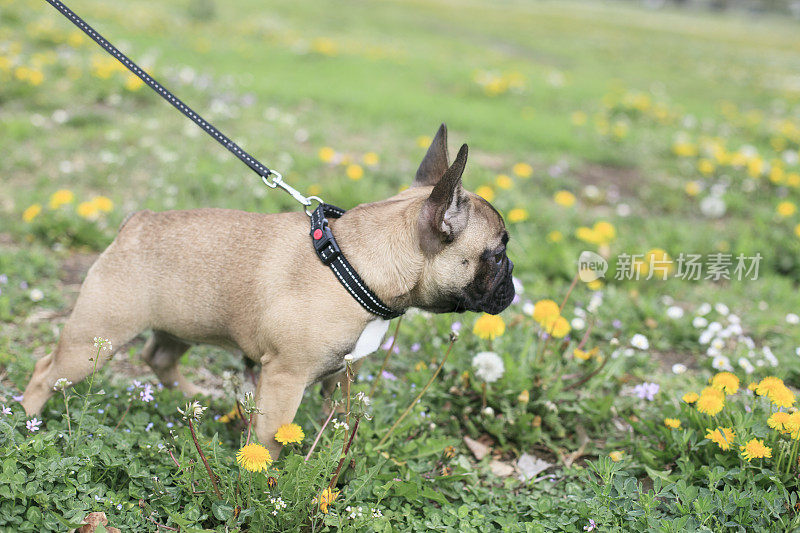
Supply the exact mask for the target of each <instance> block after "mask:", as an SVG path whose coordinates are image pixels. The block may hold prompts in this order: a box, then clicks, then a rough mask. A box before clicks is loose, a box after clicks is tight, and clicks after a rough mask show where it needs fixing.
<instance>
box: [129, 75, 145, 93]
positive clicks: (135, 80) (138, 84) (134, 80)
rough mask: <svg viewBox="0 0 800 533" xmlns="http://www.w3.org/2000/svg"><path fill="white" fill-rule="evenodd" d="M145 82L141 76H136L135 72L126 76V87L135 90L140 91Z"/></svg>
mask: <svg viewBox="0 0 800 533" xmlns="http://www.w3.org/2000/svg"><path fill="white" fill-rule="evenodd" d="M143 85H144V82H143V81H142V79H141V78H140V77H139V76H134V75H133V74H129V75H128V77H127V78H125V89H127V90H129V91H131V92H134V91H138V90H139V89H141V88H142V86H143Z"/></svg>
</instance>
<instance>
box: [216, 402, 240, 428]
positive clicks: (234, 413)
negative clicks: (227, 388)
mask: <svg viewBox="0 0 800 533" xmlns="http://www.w3.org/2000/svg"><path fill="white" fill-rule="evenodd" d="M237 418H239V410H238V409H237V408H236V407H235V406H234V408H233V409H231V410H230V411H228V412H227V413H226V414H224V415H222V416H221V417H219V421H220V422H222V423H223V424H227V423H229V422H233V421H234V420H236V419H237Z"/></svg>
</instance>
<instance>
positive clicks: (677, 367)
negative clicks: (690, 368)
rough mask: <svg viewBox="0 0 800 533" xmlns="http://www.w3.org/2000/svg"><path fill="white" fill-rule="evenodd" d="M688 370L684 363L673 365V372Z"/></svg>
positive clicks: (680, 372) (681, 372)
mask: <svg viewBox="0 0 800 533" xmlns="http://www.w3.org/2000/svg"><path fill="white" fill-rule="evenodd" d="M686 370H687V368H686V365H684V364H682V363H675V364H674V365H672V373H673V374H683V373H685V372H686Z"/></svg>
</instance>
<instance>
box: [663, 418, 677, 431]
mask: <svg viewBox="0 0 800 533" xmlns="http://www.w3.org/2000/svg"><path fill="white" fill-rule="evenodd" d="M664 425H665V426H667V427H668V428H672V429H678V428H680V427H681V421H680V420H678V419H677V418H665V419H664Z"/></svg>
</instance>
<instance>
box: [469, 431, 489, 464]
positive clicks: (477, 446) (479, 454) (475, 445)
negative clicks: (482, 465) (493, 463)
mask: <svg viewBox="0 0 800 533" xmlns="http://www.w3.org/2000/svg"><path fill="white" fill-rule="evenodd" d="M464 444H466V445H467V448H469V451H471V452H472V455H474V456H475V459H477V460H478V461H480V460H481V459H483V458H484V457H486V456H487V455H488V454H489V452H491V451H492V449H491V448H490V447H489V446H487V445H485V444H483V443H482V442H478V441H476V440H475V439H471V438H469V437H464Z"/></svg>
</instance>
